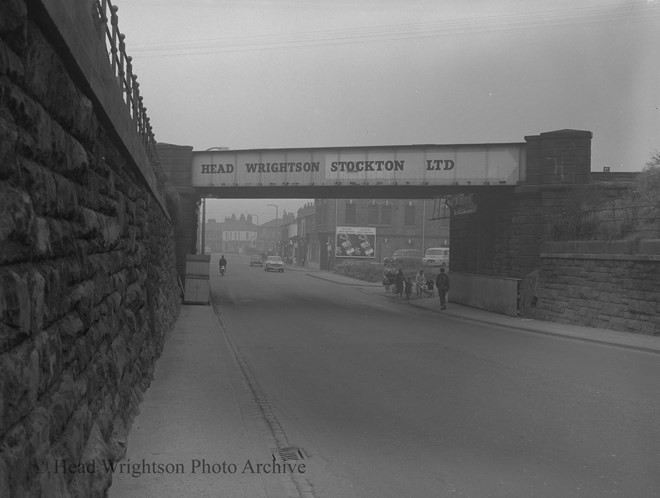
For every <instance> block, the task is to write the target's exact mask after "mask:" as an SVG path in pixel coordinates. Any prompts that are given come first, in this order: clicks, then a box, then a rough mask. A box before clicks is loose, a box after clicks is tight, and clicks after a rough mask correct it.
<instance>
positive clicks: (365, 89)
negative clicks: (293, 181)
mask: <svg viewBox="0 0 660 498" xmlns="http://www.w3.org/2000/svg"><path fill="white" fill-rule="evenodd" d="M114 3H115V5H117V6H118V7H119V12H118V13H119V29H120V30H121V31H122V32H123V33H124V34H125V35H126V47H127V52H128V53H129V55H131V56H132V57H133V66H134V70H135V72H136V74H137V76H138V81H139V82H140V89H141V93H142V95H143V97H144V102H145V105H146V106H147V109H148V111H147V112H148V114H149V116H150V118H151V124H152V126H153V127H154V131H155V134H156V139H157V140H159V141H162V142H168V143H174V144H180V145H192V146H193V148H194V149H195V150H203V149H206V148H209V147H214V146H224V147H230V148H232V149H249V148H286V147H339V146H351V145H406V144H430V143H435V144H454V143H485V142H522V141H524V136H525V135H535V134H538V133H542V132H545V131H552V130H557V129H564V128H573V129H580V130H589V131H591V132H593V134H594V138H593V142H592V170H594V171H600V170H602V168H603V166H610V167H611V169H612V170H613V171H639V170H641V169H642V168H643V166H644V164H645V163H646V161H647V160H648V159H649V156H650V154H651V153H652V152H653V151H656V150H659V149H660V110H659V107H660V2H657V1H655V0H652V1H651V0H621V1H616V0H568V1H566V0H552V1H548V0H405V1H402V0H396V1H395V0H271V1H265V0H263V1H262V0H114ZM244 203H245V204H246V205H247V201H231V203H230V205H229V208H228V211H227V210H226V209H224V208H222V209H221V208H220V207H219V206H220V203H218V202H217V201H214V202H213V203H211V204H210V205H209V206H210V207H209V212H210V217H213V216H216V217H218V218H223V217H224V215H225V214H227V215H228V214H231V212H232V211H238V212H242V211H246V210H247V209H252V210H253V211H254V213H255V214H257V215H258V216H259V221H260V223H263V222H265V221H268V219H272V218H273V217H274V211H275V208H273V207H268V206H267V204H268V203H272V204H278V205H279V206H280V209H279V210H280V215H281V213H282V210H283V209H285V208H286V209H291V210H292V209H293V208H294V207H296V208H297V207H299V206H300V205H302V203H303V202H302V201H282V200H278V201H272V200H271V201H250V202H249V207H248V208H244V209H241V208H242V207H243V205H244ZM225 207H226V206H225Z"/></svg>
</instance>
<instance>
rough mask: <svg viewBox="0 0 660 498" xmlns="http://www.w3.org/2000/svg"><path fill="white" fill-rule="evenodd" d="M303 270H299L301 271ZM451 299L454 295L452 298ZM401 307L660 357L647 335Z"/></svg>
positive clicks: (435, 304) (424, 302) (340, 279)
mask: <svg viewBox="0 0 660 498" xmlns="http://www.w3.org/2000/svg"><path fill="white" fill-rule="evenodd" d="M298 270H300V269H298ZM307 275H309V276H310V277H314V278H320V279H323V280H328V281H331V282H336V283H337V284H339V285H351V286H357V287H362V288H364V289H365V290H366V291H368V292H371V293H373V294H374V295H376V296H382V298H383V299H390V300H393V301H399V299H398V297H397V296H396V295H394V294H386V293H385V290H384V287H383V286H382V285H381V284H380V283H373V282H364V281H362V280H357V279H354V278H351V277H346V276H344V275H339V274H336V273H331V272H327V271H316V270H311V271H309V270H308V271H307ZM449 299H451V295H450V296H449ZM400 303H401V305H408V306H413V307H416V308H421V309H424V310H427V311H430V312H434V313H443V314H446V315H450V316H453V317H455V318H460V319H464V320H472V321H476V322H482V323H487V324H490V325H497V326H499V327H504V328H507V329H515V330H521V331H525V332H532V333H536V334H546V335H553V336H557V337H563V338H566V339H573V340H578V341H587V342H593V343H598V344H607V345H611V346H616V347H621V348H627V349H634V350H637V351H645V352H648V353H655V354H660V336H650V335H645V334H636V333H633V332H620V331H616V330H607V329H599V328H593V327H584V326H580V325H572V324H564V323H555V322H546V321H543V320H535V319H533V318H521V317H514V316H508V315H502V314H499V313H492V312H490V311H486V310H482V309H478V308H471V307H469V306H463V305H460V304H456V303H451V302H449V303H447V309H445V310H441V309H440V301H439V300H438V296H437V293H436V296H435V297H419V298H418V297H416V296H415V295H413V296H412V297H411V299H410V301H406V300H404V301H401V302H400Z"/></svg>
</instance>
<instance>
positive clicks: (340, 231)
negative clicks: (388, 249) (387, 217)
mask: <svg viewBox="0 0 660 498" xmlns="http://www.w3.org/2000/svg"><path fill="white" fill-rule="evenodd" d="M335 242H336V243H335V247H336V248H337V249H336V253H335V256H337V257H338V258H375V257H376V253H375V251H374V247H376V228H375V227H337V231H336V233H335Z"/></svg>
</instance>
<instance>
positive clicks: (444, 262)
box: [422, 247, 449, 266]
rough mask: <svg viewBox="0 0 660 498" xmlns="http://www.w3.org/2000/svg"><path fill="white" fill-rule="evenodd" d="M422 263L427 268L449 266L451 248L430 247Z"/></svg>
mask: <svg viewBox="0 0 660 498" xmlns="http://www.w3.org/2000/svg"><path fill="white" fill-rule="evenodd" d="M422 263H423V264H425V265H427V266H449V248H448V247H429V248H428V249H427V250H426V254H424V257H423V258H422Z"/></svg>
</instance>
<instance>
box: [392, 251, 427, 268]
mask: <svg viewBox="0 0 660 498" xmlns="http://www.w3.org/2000/svg"><path fill="white" fill-rule="evenodd" d="M383 263H384V264H393V265H400V266H409V265H417V264H421V263H422V251H420V250H419V249H397V250H396V251H394V252H393V253H392V255H391V256H388V257H386V258H383Z"/></svg>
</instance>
